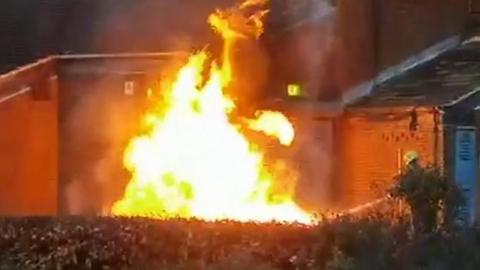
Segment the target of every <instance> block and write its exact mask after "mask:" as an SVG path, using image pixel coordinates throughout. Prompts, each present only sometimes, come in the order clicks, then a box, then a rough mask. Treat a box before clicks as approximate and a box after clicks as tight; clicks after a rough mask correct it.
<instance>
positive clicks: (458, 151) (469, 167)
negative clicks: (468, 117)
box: [455, 127, 478, 223]
mask: <svg viewBox="0 0 480 270" xmlns="http://www.w3.org/2000/svg"><path fill="white" fill-rule="evenodd" d="M475 134H476V130H475V129H474V128H468V127H458V128H457V131H456V136H455V138H456V139H455V181H456V182H457V184H458V185H459V186H460V187H461V188H462V189H463V190H464V192H465V199H466V205H465V209H463V210H464V211H463V215H464V218H466V219H467V221H468V222H469V223H472V222H473V221H474V219H475V201H476V182H477V164H478V162H477V151H476V146H475V144H476V143H475V141H476V139H475V136H476V135H475Z"/></svg>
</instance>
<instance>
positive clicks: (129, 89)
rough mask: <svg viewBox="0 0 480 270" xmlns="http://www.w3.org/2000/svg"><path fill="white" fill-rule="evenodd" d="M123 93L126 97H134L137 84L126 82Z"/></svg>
mask: <svg viewBox="0 0 480 270" xmlns="http://www.w3.org/2000/svg"><path fill="white" fill-rule="evenodd" d="M123 93H124V94H125V95H126V96H133V95H134V94H135V82H134V81H126V82H125V83H124V84H123Z"/></svg>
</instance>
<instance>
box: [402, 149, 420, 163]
mask: <svg viewBox="0 0 480 270" xmlns="http://www.w3.org/2000/svg"><path fill="white" fill-rule="evenodd" d="M419 158H420V156H419V155H418V153H417V152H416V151H408V152H407V153H406V154H405V155H404V156H403V161H404V162H405V165H409V164H411V163H412V162H416V161H418V159H419Z"/></svg>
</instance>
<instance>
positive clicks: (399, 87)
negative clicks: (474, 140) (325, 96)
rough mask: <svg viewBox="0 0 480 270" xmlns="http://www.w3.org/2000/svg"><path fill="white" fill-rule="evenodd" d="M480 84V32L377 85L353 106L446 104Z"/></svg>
mask: <svg viewBox="0 0 480 270" xmlns="http://www.w3.org/2000/svg"><path fill="white" fill-rule="evenodd" d="M479 86H480V35H478V36H472V37H471V38H469V39H467V40H466V41H464V42H463V43H461V44H460V45H458V46H456V47H454V48H453V49H450V50H447V51H445V52H443V53H441V54H440V55H438V56H437V57H435V58H433V59H431V60H429V61H427V62H425V63H422V64H419V65H417V66H415V67H413V68H411V69H409V70H407V71H405V72H403V73H401V74H399V75H396V76H394V77H392V78H390V79H388V80H387V81H385V82H383V83H381V84H379V85H377V86H375V87H374V88H373V90H372V91H371V93H370V94H369V95H367V96H365V97H362V98H360V99H359V100H357V101H356V102H354V103H352V104H351V105H350V107H385V106H442V105H448V104H451V103H453V102H455V101H460V100H462V99H463V98H465V97H467V96H469V95H470V94H472V93H474V92H478V91H479V88H478V87H479Z"/></svg>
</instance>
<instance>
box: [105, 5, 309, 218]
mask: <svg viewBox="0 0 480 270" xmlns="http://www.w3.org/2000/svg"><path fill="white" fill-rule="evenodd" d="M264 3H265V1H264V0H249V1H246V2H244V3H243V4H241V5H239V6H238V7H236V8H235V9H232V10H230V11H227V12H221V11H216V12H215V13H214V14H213V15H211V16H210V18H209V22H210V24H211V25H212V26H213V27H214V29H215V30H216V31H218V32H219V33H220V34H221V35H222V37H223V39H224V41H225V43H224V55H223V59H222V65H221V66H219V65H217V64H216V62H215V61H213V60H212V59H210V57H209V54H208V53H206V52H205V51H202V52H199V53H196V54H194V55H192V56H191V57H190V58H189V60H188V62H187V63H186V64H185V65H184V66H183V67H182V68H181V69H180V70H179V71H178V73H177V75H176V78H175V80H174V82H173V83H172V84H171V85H169V86H168V88H167V89H160V90H161V91H162V92H163V93H164V95H165V99H166V102H164V103H161V104H160V102H159V104H158V106H161V107H162V113H158V111H159V110H156V108H153V109H152V110H151V111H150V112H149V113H147V114H146V115H145V118H144V123H145V130H146V132H145V133H144V134H142V135H140V136H138V137H135V138H134V139H132V140H131V142H130V143H129V145H128V147H127V149H126V151H125V155H124V165H125V166H126V168H127V169H128V170H129V171H130V172H131V174H132V179H131V180H130V182H129V183H128V186H127V188H126V191H125V194H124V197H123V198H122V199H121V200H120V201H118V202H117V203H115V204H114V206H113V208H112V213H113V214H114V215H121V216H146V217H155V218H162V219H167V218H199V219H204V220H209V221H212V220H222V219H228V220H236V221H242V222H244V221H256V222H269V221H280V222H300V223H310V222H312V219H311V215H310V214H308V213H306V212H305V211H303V210H302V209H301V208H300V207H299V206H297V204H296V203H295V202H294V200H293V196H294V194H293V193H294V189H292V188H286V189H285V188H283V189H282V188H278V186H279V184H278V183H280V182H282V181H283V182H285V180H287V181H288V180H289V179H282V181H279V179H275V178H276V177H278V175H279V172H278V171H272V168H271V167H268V168H267V166H266V165H265V162H264V156H263V154H262V152H261V151H260V149H259V147H258V146H257V145H255V144H253V143H251V142H249V140H248V139H247V137H246V136H245V135H244V134H242V131H241V129H240V128H239V126H238V125H236V124H235V123H234V122H233V120H232V119H231V118H232V117H231V113H232V112H233V111H234V110H235V104H234V102H233V100H232V99H230V98H229V97H228V96H227V95H226V94H225V93H224V91H225V89H226V88H227V87H228V86H229V84H230V83H231V81H232V78H233V76H234V71H233V69H232V66H231V59H230V57H229V56H230V52H231V50H232V48H233V46H234V44H235V40H236V39H239V38H251V37H258V36H259V35H260V34H261V33H262V31H263V22H262V21H261V18H262V17H263V16H264V15H265V14H266V12H265V11H259V12H256V13H254V14H253V15H251V16H249V17H246V16H240V15H239V14H242V13H241V12H238V11H241V10H243V9H246V8H252V7H254V6H258V5H261V4H264ZM235 24H236V25H235ZM237 26H238V27H237ZM240 26H242V27H240ZM206 74H208V75H206ZM165 103H166V104H165ZM257 116H258V118H257V119H253V120H248V121H247V123H248V124H247V126H248V128H250V129H251V130H255V131H260V132H263V133H264V134H266V135H268V136H273V137H275V138H277V139H278V141H279V142H280V143H282V144H284V145H290V144H291V143H292V141H293V139H294V129H293V127H292V125H291V123H290V122H289V121H288V119H287V118H286V117H285V116H284V115H283V114H281V113H279V112H273V111H266V112H258V114H257ZM285 177H288V176H286V175H285ZM291 180H292V181H294V179H291Z"/></svg>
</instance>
